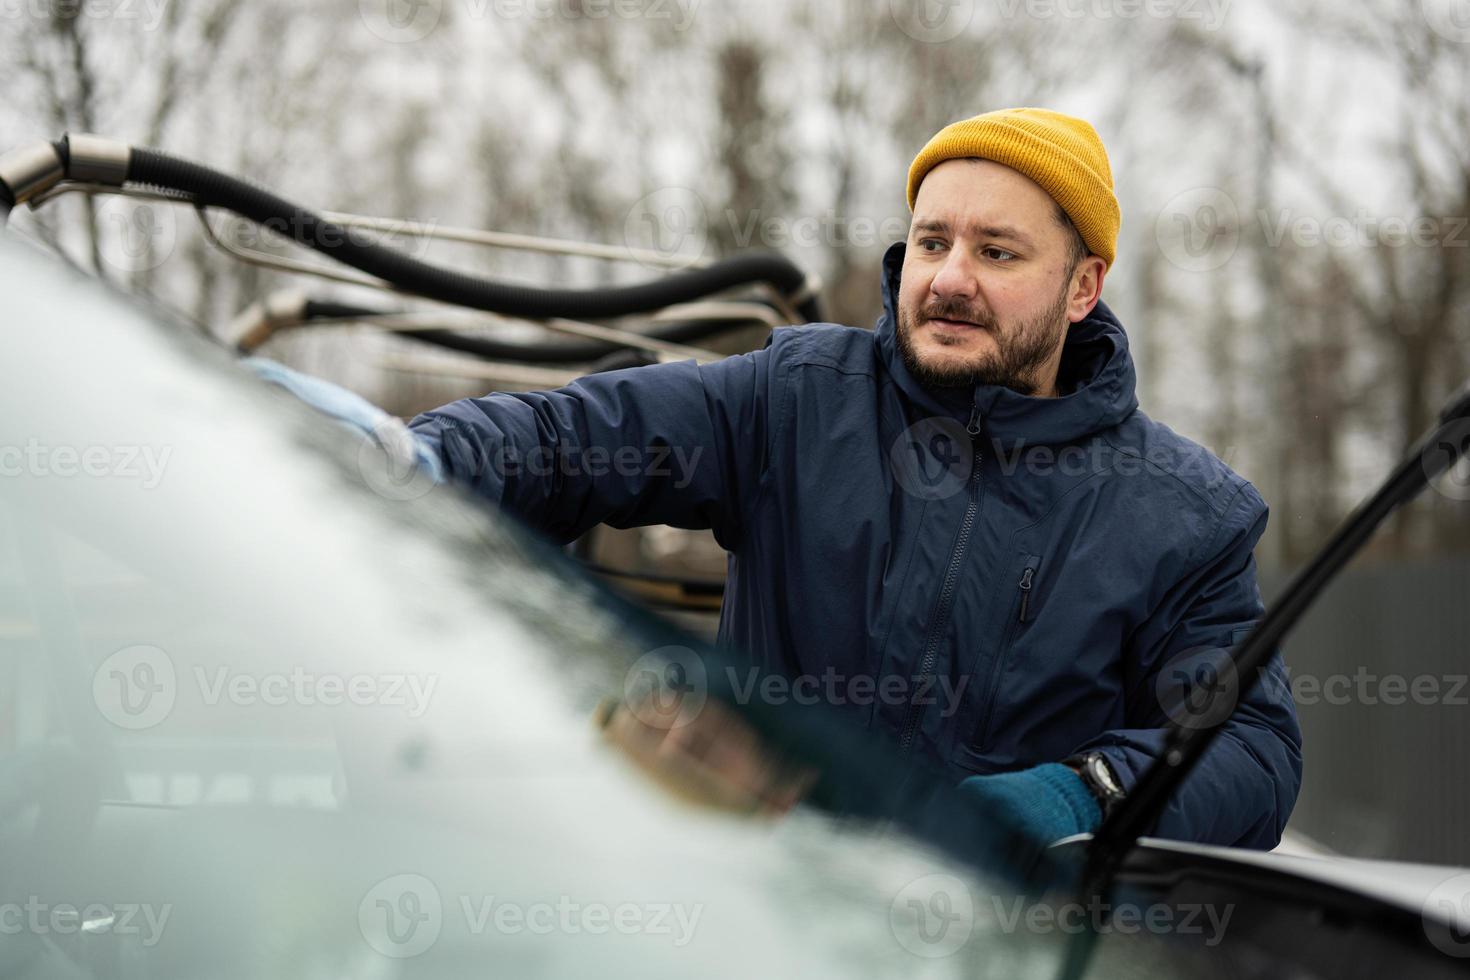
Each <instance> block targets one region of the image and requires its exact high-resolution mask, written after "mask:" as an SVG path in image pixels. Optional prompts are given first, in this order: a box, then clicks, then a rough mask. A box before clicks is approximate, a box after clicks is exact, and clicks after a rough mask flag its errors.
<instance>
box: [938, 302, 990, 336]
mask: <svg viewBox="0 0 1470 980" xmlns="http://www.w3.org/2000/svg"><path fill="white" fill-rule="evenodd" d="M919 319H921V320H960V321H963V322H965V323H973V324H975V325H976V326H977V327H983V328H985V329H987V330H994V329H995V328H996V326H998V324H997V323H996V321H995V315H994V314H992V313H991V312H990V311H989V310H977V309H972V308H970V307H969V306H966V305H965V304H964V303H957V302H953V301H951V302H939V303H930V304H928V305H927V306H923V307H921V308H920V309H919Z"/></svg>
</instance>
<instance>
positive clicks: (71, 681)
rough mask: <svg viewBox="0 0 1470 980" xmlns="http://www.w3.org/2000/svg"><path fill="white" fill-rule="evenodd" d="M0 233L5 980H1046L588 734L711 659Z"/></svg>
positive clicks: (1003, 940)
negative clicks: (668, 673) (907, 976)
mask: <svg viewBox="0 0 1470 980" xmlns="http://www.w3.org/2000/svg"><path fill="white" fill-rule="evenodd" d="M0 246H3V248H0V254H3V261H0V268H3V270H4V271H3V273H0V279H3V283H0V295H3V297H4V298H3V300H0V309H3V310H4V322H5V329H6V334H7V339H6V345H5V346H6V354H5V357H4V359H3V362H0V452H3V453H4V456H3V458H0V464H3V465H4V467H5V470H4V476H3V478H0V643H3V648H4V653H5V656H4V659H3V663H0V667H3V670H4V674H3V682H0V685H3V686H0V722H3V724H0V747H3V750H4V765H3V767H0V882H4V883H5V884H4V885H3V886H0V887H3V892H4V893H3V894H0V926H4V927H6V928H5V931H6V937H5V939H4V940H3V945H0V977H11V976H14V977H30V976H63V975H64V976H98V977H101V976H106V977H135V976H137V977H142V976H148V977H172V976H181V977H182V976H199V975H204V974H208V975H211V976H221V977H223V976H231V977H233V976H242V977H245V976H250V977H254V976H262V977H264V976H283V975H288V974H289V975H293V976H316V975H321V976H327V975H331V976H346V975H352V976H397V975H400V974H401V973H403V972H404V971H408V972H412V973H413V974H414V975H431V976H460V975H475V976H481V975H484V973H485V971H486V968H487V967H492V968H494V969H495V970H497V971H500V970H504V971H506V972H507V973H509V974H510V975H516V976H522V975H530V974H532V973H536V974H542V973H544V974H551V975H570V974H573V973H579V974H585V973H589V972H596V973H597V974H599V975H622V974H625V973H626V974H637V975H639V976H648V975H661V974H672V973H675V972H677V973H679V974H680V975H686V976H687V975H690V974H691V973H697V974H698V975H705V974H725V973H734V972H738V973H739V974H740V975H750V974H761V973H767V974H770V975H786V976H790V975H822V974H834V975H842V976H846V977H851V976H879V975H881V976H891V975H894V974H896V973H903V972H908V971H911V970H915V969H920V968H922V969H924V970H926V971H932V972H931V973H928V974H926V975H936V976H943V975H953V976H961V975H964V976H981V975H986V976H988V975H994V976H1006V977H1018V976H1050V975H1052V974H1053V973H1054V971H1055V968H1056V963H1057V956H1058V950H1059V948H1060V946H1061V943H1062V942H1063V941H1064V940H1065V939H1066V938H1067V937H1066V936H1065V935H1062V934H1060V933H1058V932H1055V931H1053V932H1050V933H1048V932H1046V931H1045V930H1042V931H1039V932H1038V931H1037V930H1035V929H1029V930H1028V929H1022V928H1018V927H1017V922H1016V919H1015V917H1014V913H1015V911H1016V907H1015V906H1014V905H1013V904H1012V903H1013V902H1014V901H1018V900H1016V899H1012V898H1005V897H1003V896H1004V892H1003V891H1002V890H999V889H996V888H992V887H991V884H990V883H989V882H987V881H986V880H985V879H984V878H982V877H976V876H975V875H974V874H973V872H972V871H967V870H957V869H956V868H954V867H952V866H950V865H949V864H948V863H946V861H945V860H943V859H942V858H941V857H939V856H938V855H937V854H935V853H933V852H930V851H928V850H926V849H922V848H920V847H917V846H914V845H913V844H911V843H908V842H906V841H905V840H903V839H900V838H897V837H894V836H891V835H880V834H878V833H877V832H876V831H873V830H868V829H862V828H853V827H850V826H838V825H836V824H834V823H833V822H832V821H831V820H830V819H828V818H826V817H824V816H822V815H821V814H819V813H816V812H813V811H810V810H807V809H798V810H797V811H795V812H793V813H792V814H791V815H790V816H789V817H788V818H787V819H785V820H782V821H780V822H779V823H768V822H759V821H752V820H740V819H733V818H731V817H728V816H723V815H717V814H714V813H709V812H705V811H701V810H697V809H693V808H690V807H688V806H687V805H683V804H680V803H678V802H677V801H675V800H674V799H673V798H672V797H670V796H668V795H666V794H664V793H662V792H658V791H655V790H654V788H653V787H652V786H651V785H650V784H648V783H647V782H645V781H644V779H643V778H642V777H641V776H640V775H639V774H637V773H636V772H635V771H634V770H633V768H632V767H631V766H629V765H628V764H627V763H626V762H625V760H623V759H622V758H620V757H618V756H617V755H615V754H614V753H612V752H611V751H610V750H609V749H607V748H606V747H604V745H603V744H602V742H601V740H600V739H599V738H598V735H597V732H596V728H595V726H594V724H593V723H592V721H591V720H590V718H591V715H592V713H593V709H594V707H595V706H596V704H597V703H598V701H599V699H600V698H602V697H604V696H606V695H608V694H616V693H618V692H620V691H621V690H622V689H623V687H624V684H625V678H626V677H627V675H628V671H629V668H630V665H636V664H637V663H638V662H639V660H640V658H642V657H644V656H646V655H648V654H651V653H655V652H657V651H661V650H666V648H668V647H670V646H677V645H679V644H682V643H694V642H695V641H693V640H686V639H685V638H684V637H683V636H682V634H679V633H677V632H674V631H673V630H672V629H671V628H670V627H668V626H667V625H664V624H662V623H661V622H659V621H656V620H654V619H653V618H652V617H650V616H647V615H645V614H643V613H641V612H639V611H637V610H635V609H634V608H632V607H631V606H629V605H627V604H626V603H624V602H622V601H621V600H617V599H615V598H613V597H611V596H609V595H608V594H607V593H606V592H605V591H604V590H603V589H602V588H601V587H599V586H597V585H595V584H593V583H592V582H591V581H590V580H589V579H587V578H586V577H584V576H582V575H581V574H579V573H576V572H575V571H574V570H573V569H572V566H571V565H570V563H568V562H566V561H565V560H563V559H562V557H561V556H560V555H559V554H558V553H556V552H555V550H554V549H552V548H551V547H550V546H548V545H545V544H543V543H541V542H539V541H537V540H535V539H533V538H532V537H531V536H530V535H528V534H525V533H523V532H521V531H520V530H519V529H517V528H515V527H512V526H510V525H509V524H508V522H506V521H504V520H502V519H500V518H499V517H498V516H497V515H496V514H494V513H493V512H491V511H489V510H487V509H486V508H483V507H481V506H479V505H477V504H475V503H473V502H472V501H470V500H469V499H468V498H467V497H464V496H461V495H460V494H459V493H458V492H455V491H451V490H439V489H436V490H434V491H433V492H423V491H424V488H422V487H418V486H416V485H415V484H414V483H413V480H412V477H411V476H409V477H406V478H397V479H392V480H388V479H387V478H388V477H391V476H393V474H391V473H389V472H388V471H386V470H383V469H382V468H381V465H382V464H381V461H380V459H379V457H378V456H376V455H371V454H369V455H364V454H363V451H362V449H361V446H362V443H361V441H360V440H358V439H356V438H354V437H352V436H350V435H349V434H347V433H345V432H344V431H343V430H342V429H340V428H339V427H338V426H337V425H336V424H335V423H332V422H329V421H328V420H326V419H325V418H323V417H320V416H318V415H316V414H314V413H313V412H311V411H310V410H308V409H307V408H305V407H304V406H302V405H300V404H299V403H296V402H295V401H294V400H292V399H291V398H290V397H289V396H287V395H285V394H284V393H283V392H280V391H278V390H276V389H273V388H270V387H268V386H266V385H263V384H261V383H260V382H259V381H258V380H256V379H255V378H254V377H253V376H251V375H250V374H249V373H248V372H246V371H244V370H242V369H240V368H239V367H238V366H237V365H236V364H234V363H233V361H232V358H231V357H230V356H229V354H228V353H227V352H225V351H223V350H221V349H219V348H217V347H216V346H214V345H213V344H211V343H209V342H207V341H206V340H204V339H202V338H200V337H198V336H195V335H192V334H191V333H190V331H189V328H186V327H181V326H176V325H173V324H169V323H166V322H162V320H161V317H160V315H159V314H158V313H157V312H156V311H154V310H152V309H150V308H147V307H143V306H140V305H138V304H136V303H133V302H131V301H129V300H126V299H124V298H121V297H119V296H117V295H115V294H113V293H111V292H109V291H108V290H106V289H104V288H102V287H100V286H97V285H95V284H92V283H89V282H88V281H86V280H85V278H84V277H82V276H81V275H79V274H77V273H75V272H74V271H72V270H70V269H67V268H65V267H64V266H62V265H61V264H60V263H58V262H56V261H55V260H53V259H51V258H50V257H48V256H44V255H41V254H39V253H37V252H35V251H33V250H32V249H30V248H29V247H26V246H22V245H19V244H17V243H16V242H14V241H0ZM399 476H400V477H402V475H401V474H400V475H399ZM385 481H386V482H385ZM99 800H100V801H101V803H100V805H98V801H99ZM975 832H976V833H983V832H984V828H983V827H977V828H975ZM961 913H965V914H961ZM15 923H22V924H23V925H22V926H21V927H19V928H9V927H10V926H11V925H13V924H15ZM956 923H958V924H956ZM1140 942H1141V940H1140ZM1149 955H1152V954H1149ZM1147 961H1148V956H1145V955H1144V954H1143V953H1142V952H1140V949H1139V948H1137V947H1136V946H1129V947H1128V948H1127V950H1125V951H1124V952H1121V953H1118V954H1116V955H1113V954H1109V955H1104V956H1103V957H1102V959H1101V960H1100V961H1099V962H1098V964H1097V968H1098V973H1097V974H1096V975H1100V976H1107V975H1112V974H1113V973H1115V972H1117V971H1121V973H1122V974H1124V975H1132V974H1133V971H1135V970H1136V969H1137V968H1138V966H1139V963H1141V962H1147ZM410 967H411V969H410ZM1090 975H1091V974H1090Z"/></svg>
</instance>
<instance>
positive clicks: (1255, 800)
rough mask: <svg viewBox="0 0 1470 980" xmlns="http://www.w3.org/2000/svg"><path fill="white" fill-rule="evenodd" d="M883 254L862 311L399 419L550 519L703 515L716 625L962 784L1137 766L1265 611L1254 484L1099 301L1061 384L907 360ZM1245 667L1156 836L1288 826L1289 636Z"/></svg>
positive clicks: (567, 530)
mask: <svg viewBox="0 0 1470 980" xmlns="http://www.w3.org/2000/svg"><path fill="white" fill-rule="evenodd" d="M902 259H903V245H902V244H901V243H900V244H897V245H895V246H893V247H892V248H891V249H890V250H889V252H888V254H887V255H886V256H885V257H884V263H883V270H884V273H883V278H884V283H883V287H884V307H885V309H884V314H883V317H882V319H881V320H880V321H879V323H878V325H877V328H876V330H874V331H868V330H860V329H856V328H852V327H842V326H836V325H829V324H819V325H809V326H803V327H792V328H784V329H779V330H776V331H774V332H773V334H772V336H771V340H770V342H769V343H768V345H767V346H766V347H765V348H764V349H763V350H759V351H755V352H752V353H749V354H743V355H740V356H736V357H730V358H727V359H725V360H722V361H719V362H718V363H714V364H709V365H704V366H697V365H696V364H695V363H694V362H692V361H690V362H682V363H675V364H662V365H657V366H653V367H641V368H632V369H629V370H623V371H614V372H609V373H606V374H598V375H593V376H590V377H586V378H582V379H580V380H578V381H576V382H574V383H573V384H570V385H568V386H567V387H565V388H562V389H559V390H557V391H549V392H533V393H529V394H492V395H489V396H487V397H484V398H472V399H464V400H462V401H458V402H455V403H453V404H450V405H447V406H445V407H443V408H440V409H437V410H435V411H432V412H428V413H426V414H425V415H422V416H420V417H418V418H417V419H414V420H413V422H412V423H411V428H412V429H413V430H414V431H415V432H416V433H417V434H419V435H420V436H423V437H424V438H425V439H426V440H427V442H428V443H429V445H430V446H432V447H433V448H434V449H436V450H437V452H438V454H439V456H440V458H441V460H442V462H443V464H444V466H445V469H446V471H447V472H448V473H449V474H450V476H451V477H453V478H458V479H459V480H462V481H464V482H467V483H470V484H471V485H473V486H474V487H475V488H476V489H477V490H479V491H480V492H481V493H483V494H485V495H486V496H488V497H489V498H491V499H492V500H494V501H496V502H498V503H500V504H501V505H503V506H504V507H506V508H508V509H509V510H511V511H513V512H514V513H516V514H518V515H520V516H521V517H523V518H524V519H526V520H527V521H529V522H530V523H531V524H532V525H534V526H536V527H539V528H541V529H543V530H544V531H546V532H548V533H550V534H551V535H553V536H554V537H556V538H558V539H560V540H564V541H566V540H571V539H572V538H574V537H576V536H577V535H579V534H581V533H582V532H584V531H586V530H588V529H589V528H591V527H593V526H594V525H596V524H597V523H599V522H606V523H608V524H610V525H613V526H615V527H630V526H636V525H645V524H656V523H659V524H670V525H674V526H676V527H685V528H711V529H713V531H714V534H715V537H716V539H717V540H718V541H719V543H720V544H721V545H722V546H723V547H724V548H725V549H726V550H728V551H729V553H730V557H729V579H728V586H727V592H726V596H725V604H724V609H723V612H722V616H721V620H720V638H721V640H722V641H724V642H726V643H728V644H730V645H731V646H733V647H734V648H735V649H738V650H741V651H744V652H745V653H746V654H747V655H749V656H751V657H753V658H755V659H756V660H757V661H759V662H761V663H763V664H764V665H765V666H767V667H770V668H774V669H778V670H780V671H783V672H784V673H785V674H787V675H789V676H790V677H792V678H803V679H805V683H806V686H805V687H800V686H797V685H793V687H792V688H791V689H789V690H788V691H787V692H786V693H787V695H788V696H792V697H795V696H797V695H800V694H803V693H804V694H806V695H807V696H812V695H816V696H820V697H823V698H827V699H833V700H837V701H840V702H842V703H845V704H848V705H850V706H851V707H852V709H853V710H855V711H857V712H860V715H861V717H862V718H863V719H864V720H865V721H866V723H867V724H868V725H869V726H876V727H878V728H880V729H882V730H886V731H888V732H890V733H891V734H892V735H893V737H894V738H896V739H898V740H899V741H900V742H901V743H902V744H904V745H905V746H907V747H910V748H911V749H912V750H914V751H917V752H922V753H924V754H925V755H927V756H929V757H930V758H933V759H937V760H938V761H939V762H940V763H942V764H944V765H947V766H949V767H951V768H952V771H953V773H954V775H955V778H956V779H957V780H958V779H960V778H963V777H965V776H970V775H975V774H983V773H992V772H999V771H1005V770H1012V769H1019V768H1023V767H1027V766H1031V765H1035V764H1038V763H1042V762H1055V761H1060V760H1063V759H1065V758H1068V757H1070V756H1072V755H1074V754H1075V753H1078V752H1080V751H1083V750H1087V749H1097V750H1099V751H1101V752H1103V753H1104V754H1105V755H1106V756H1107V757H1108V759H1109V761H1110V762H1111V763H1112V765H1113V768H1114V770H1115V771H1116V772H1117V773H1118V774H1119V776H1120V778H1121V779H1122V781H1123V783H1124V785H1125V788H1128V787H1131V786H1132V785H1133V783H1134V782H1135V780H1136V779H1137V777H1138V775H1139V773H1140V772H1141V771H1143V769H1145V768H1146V767H1147V765H1148V764H1149V762H1150V761H1151V759H1152V758H1153V757H1154V755H1155V753H1156V752H1157V751H1158V749H1159V746H1160V744H1161V734H1162V732H1161V726H1163V725H1164V724H1166V723H1167V721H1168V719H1170V718H1171V717H1172V718H1180V717H1183V718H1186V719H1188V718H1190V717H1191V715H1190V712H1191V711H1193V710H1195V709H1196V707H1197V705H1196V702H1195V701H1191V700H1187V699H1185V700H1181V697H1182V692H1183V689H1182V688H1181V687H1180V685H1181V684H1184V683H1187V682H1188V680H1189V679H1193V680H1195V681H1200V680H1205V681H1213V679H1214V678H1215V674H1212V673H1209V671H1211V670H1215V669H1216V668H1217V667H1218V664H1219V662H1220V660H1221V659H1222V654H1221V653H1220V652H1219V651H1221V650H1224V649H1228V648H1229V647H1230V646H1232V645H1233V644H1234V643H1235V642H1237V641H1238V640H1239V639H1241V638H1242V637H1243V635H1244V633H1245V631H1246V630H1247V629H1248V628H1249V627H1250V626H1251V625H1252V624H1254V623H1255V622H1256V621H1257V620H1258V619H1259V618H1260V616H1261V614H1262V605H1261V598H1260V593H1259V590H1258V588H1257V585H1256V574H1255V565H1254V561H1253V558H1252V549H1253V548H1254V546H1255V544H1256V541H1257V540H1258V539H1259V538H1260V536H1261V533H1262V531H1263V530H1264V529H1265V526H1266V505H1265V503H1264V502H1263V501H1262V499H1261V497H1260V494H1258V493H1257V492H1256V489H1255V488H1254V487H1253V486H1252V485H1251V484H1250V483H1248V482H1247V481H1245V480H1244V479H1242V478H1241V477H1240V476H1238V475H1236V474H1235V473H1234V472H1232V471H1231V470H1230V469H1229V468H1228V467H1227V466H1226V465H1225V464H1224V463H1223V462H1221V461H1220V460H1219V459H1217V458H1216V457H1215V456H1214V455H1213V454H1211V453H1210V452H1209V451H1207V450H1205V449H1204V448H1202V447H1200V446H1199V445H1197V444H1195V443H1193V442H1191V441H1189V440H1188V439H1185V438H1183V437H1182V436H1180V435H1178V434H1176V433H1175V432H1173V431H1172V430H1170V429H1169V428H1168V427H1167V426H1164V425H1162V424H1161V423H1158V422H1155V421H1154V420H1152V419H1150V418H1149V417H1147V416H1146V415H1144V414H1143V413H1142V412H1140V411H1139V410H1138V402H1137V399H1136V397H1135V394H1134V387H1135V375H1134V368H1133V361H1132V359H1131V357H1130V356H1129V353H1128V341H1127V338H1126V336H1125V335H1124V332H1123V329H1122V327H1121V326H1120V325H1119V323H1118V321H1117V319H1116V318H1115V317H1114V316H1113V314H1112V312H1111V311H1110V310H1109V309H1108V308H1107V306H1106V305H1105V304H1103V303H1101V302H1100V303H1098V305H1097V307H1096V308H1095V309H1094V311H1093V313H1092V314H1091V315H1090V316H1089V317H1088V318H1087V319H1086V320H1084V321H1082V322H1081V323H1078V324H1074V325H1073V326H1072V327H1071V328H1070V330H1069V333H1068V337H1067V340H1066V345H1065V348H1064V351H1063V357H1062V366H1061V372H1060V376H1059V392H1061V394H1060V396H1059V397H1056V398H1031V397H1027V396H1023V395H1020V394H1017V393H1015V392H1013V391H1010V390H1008V389H1004V388H998V387H993V386H988V385H981V386H978V387H976V388H974V389H973V390H972V389H935V390H931V389H927V388H925V387H922V386H921V385H919V384H918V383H917V382H916V381H915V380H914V379H913V378H912V377H911V376H910V375H909V373H908V372H907V371H906V369H905V367H904V365H903V362H902V359H901V358H900V357H899V355H898V353H897V351H896V349H895V333H894V307H895V302H896V298H897V294H898V279H899V273H900V270H901V267H902ZM1202 671H1204V672H1205V673H1201V672H1202ZM874 678H877V681H878V683H877V684H876V685H875V683H874ZM885 678H886V679H887V680H888V681H891V682H892V683H889V684H887V686H885V685H884V679H885ZM1223 680H1225V681H1228V678H1224V679H1223ZM1261 680H1262V681H1263V683H1260V684H1257V685H1256V686H1255V688H1254V691H1253V692H1252V693H1251V694H1250V695H1249V696H1248V697H1247V698H1246V700H1245V702H1244V703H1243V704H1241V705H1239V708H1238V710H1237V711H1236V712H1235V714H1234V717H1233V718H1232V720H1231V721H1230V722H1229V724H1228V726H1227V728H1226V729H1225V731H1224V733H1223V736H1222V737H1221V738H1219V739H1217V740H1216V742H1215V744H1214V745H1212V746H1211V748H1210V750H1209V752H1208V753H1207V754H1206V755H1205V757H1204V758H1203V760H1202V762H1201V764H1200V766H1199V767H1198V768H1197V770H1196V771H1195V772H1194V773H1193V774H1192V775H1191V776H1190V777H1189V778H1188V779H1187V780H1186V781H1185V783H1184V784H1183V786H1182V787H1181V790H1180V792H1179V793H1178V794H1177V796H1176V798H1175V800H1174V801H1173V802H1172V803H1171V805H1170V806H1169V808H1168V810H1167V812H1166V813H1165V814H1164V816H1163V817H1162V818H1161V820H1160V822H1159V824H1158V826H1157V827H1156V828H1155V831H1154V832H1155V833H1156V834H1158V835H1159V836H1165V837H1176V838H1181V839H1187V840H1196V841H1204V842H1210V843H1219V844H1237V845H1243V846H1247V847H1259V848H1267V847H1271V846H1273V845H1275V843H1276V842H1277V841H1278V839H1279V838H1280V835H1281V831H1282V828H1283V827H1284V826H1285V825H1286V820H1287V817H1288V816H1289V815H1290V813H1291V809H1292V805H1293V803H1294V802H1295V800H1296V796H1297V790H1298V788H1299V786H1300V782H1301V733H1300V730H1299V728H1298V725H1297V719H1296V711H1295V706H1294V705H1293V704H1292V702H1291V698H1290V694H1289V689H1288V686H1287V684H1286V682H1285V675H1284V671H1283V667H1282V664H1281V660H1280V657H1279V655H1278V656H1277V657H1276V658H1274V659H1273V661H1272V663H1271V665H1270V667H1269V669H1268V676H1266V677H1263V678H1262V679H1261ZM1196 693H1197V691H1196ZM1230 703H1231V704H1233V701H1230ZM1193 717H1198V716H1193Z"/></svg>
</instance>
